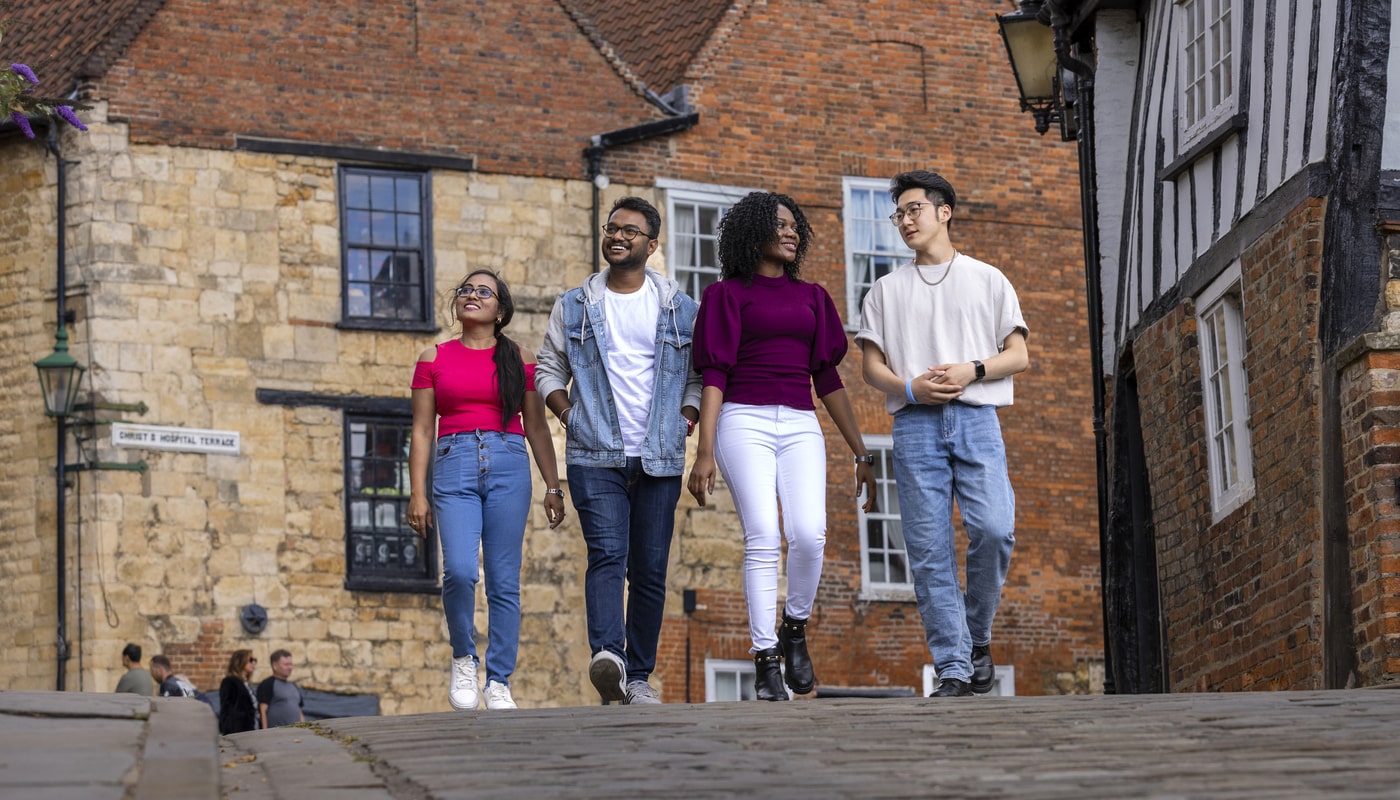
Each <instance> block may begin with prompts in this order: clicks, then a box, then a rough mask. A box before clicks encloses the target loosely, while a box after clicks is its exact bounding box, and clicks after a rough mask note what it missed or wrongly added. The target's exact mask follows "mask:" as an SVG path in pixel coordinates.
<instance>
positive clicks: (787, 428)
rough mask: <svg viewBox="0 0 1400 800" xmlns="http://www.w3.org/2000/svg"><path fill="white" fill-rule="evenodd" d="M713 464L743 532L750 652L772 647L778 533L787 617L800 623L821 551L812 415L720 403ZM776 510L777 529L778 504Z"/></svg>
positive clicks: (822, 475) (821, 442) (820, 469)
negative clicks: (784, 546) (726, 487)
mask: <svg viewBox="0 0 1400 800" xmlns="http://www.w3.org/2000/svg"><path fill="white" fill-rule="evenodd" d="M715 463H716V464H717V465H718V466H719V471H720V474H722V475H723V476H724V480H725V482H726V483H728V484H729V491H730V494H732V495H733V497H734V507H735V510H737V511H738V513H739V524H741V525H743V526H744V597H745V599H747V600H748V604H749V633H750V635H751V636H752V637H753V646H754V650H753V651H754V652H757V651H759V650H766V649H768V648H770V647H774V646H776V645H777V644H778V636H777V613H778V557H779V554H780V553H781V541H780V537H781V536H782V535H783V534H784V533H786V534H787V542H788V558H787V577H788V591H787V601H786V606H787V613H788V616H790V617H792V618H793V619H807V617H809V616H811V613H812V602H813V601H814V600H815V599H816V596H817V584H818V583H820V582H821V577H822V557H823V551H824V549H825V548H826V440H825V439H824V438H823V437H822V428H821V424H820V423H818V422H817V414H816V412H815V411H801V410H798V409H795V408H789V407H788V406H748V405H742V404H740V403H725V404H724V405H723V406H722V407H721V408H720V412H719V425H718V426H717V427H716V428H715ZM779 502H781V503H782V510H783V520H782V527H781V528H779V526H778V503H779Z"/></svg>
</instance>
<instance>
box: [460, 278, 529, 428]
mask: <svg viewBox="0 0 1400 800" xmlns="http://www.w3.org/2000/svg"><path fill="white" fill-rule="evenodd" d="M478 275H485V276H487V277H489V278H491V279H493V280H494V281H496V304H497V307H499V308H500V309H501V321H500V322H497V323H496V326H495V331H494V333H495V334H496V351H495V353H494V354H493V356H492V360H493V361H494V362H495V363H496V385H497V387H498V388H499V390H500V392H501V425H502V426H503V427H505V426H509V425H510V419H511V417H513V416H515V415H516V413H517V412H519V411H520V408H521V406H523V405H525V361H524V360H523V359H522V358H521V357H520V345H518V344H516V343H515V342H513V341H511V340H510V338H509V337H507V336H506V335H505V333H504V330H505V327H506V326H507V325H509V324H510V320H511V317H514V316H515V300H514V298H512V297H511V295H510V287H509V286H507V285H506V282H505V279H503V278H502V277H501V276H500V275H497V274H496V273H495V272H493V271H492V270H489V269H474V270H472V271H471V272H470V273H468V274H467V277H465V278H463V279H462V282H461V283H459V284H457V288H459V289H460V288H461V287H463V286H466V285H467V284H468V283H471V280H472V278H475V277H476V276H478ZM454 296H455V293H454Z"/></svg>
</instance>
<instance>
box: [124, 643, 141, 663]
mask: <svg viewBox="0 0 1400 800" xmlns="http://www.w3.org/2000/svg"><path fill="white" fill-rule="evenodd" d="M122 655H124V656H126V657H127V658H128V659H129V660H130V661H131V663H133V664H140V663H141V645H139V644H129V645H127V646H126V647H123V648H122Z"/></svg>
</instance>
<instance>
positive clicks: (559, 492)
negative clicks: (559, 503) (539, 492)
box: [544, 489, 564, 500]
mask: <svg viewBox="0 0 1400 800" xmlns="http://www.w3.org/2000/svg"><path fill="white" fill-rule="evenodd" d="M544 493H545V494H557V495H559V499H561V500H562V499H564V490H563V489H545V490H544Z"/></svg>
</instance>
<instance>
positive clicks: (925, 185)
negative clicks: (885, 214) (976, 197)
mask: <svg viewBox="0 0 1400 800" xmlns="http://www.w3.org/2000/svg"><path fill="white" fill-rule="evenodd" d="M910 189H923V190H924V195H925V196H927V197H928V199H929V200H930V201H932V202H933V203H934V204H935V205H940V206H941V205H947V206H948V207H949V208H952V209H956V208H957V207H958V195H957V193H956V192H954V191H953V184H951V183H949V182H948V179H947V178H944V177H943V176H942V175H939V174H938V173H937V172H929V171H928V170H926V169H916V170H913V171H911V172H901V173H899V174H898V175H896V176H894V177H893V178H891V179H890V199H891V200H893V201H894V202H895V203H896V204H898V203H899V196H900V195H902V194H904V193H905V192H907V191H909V190H910Z"/></svg>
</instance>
